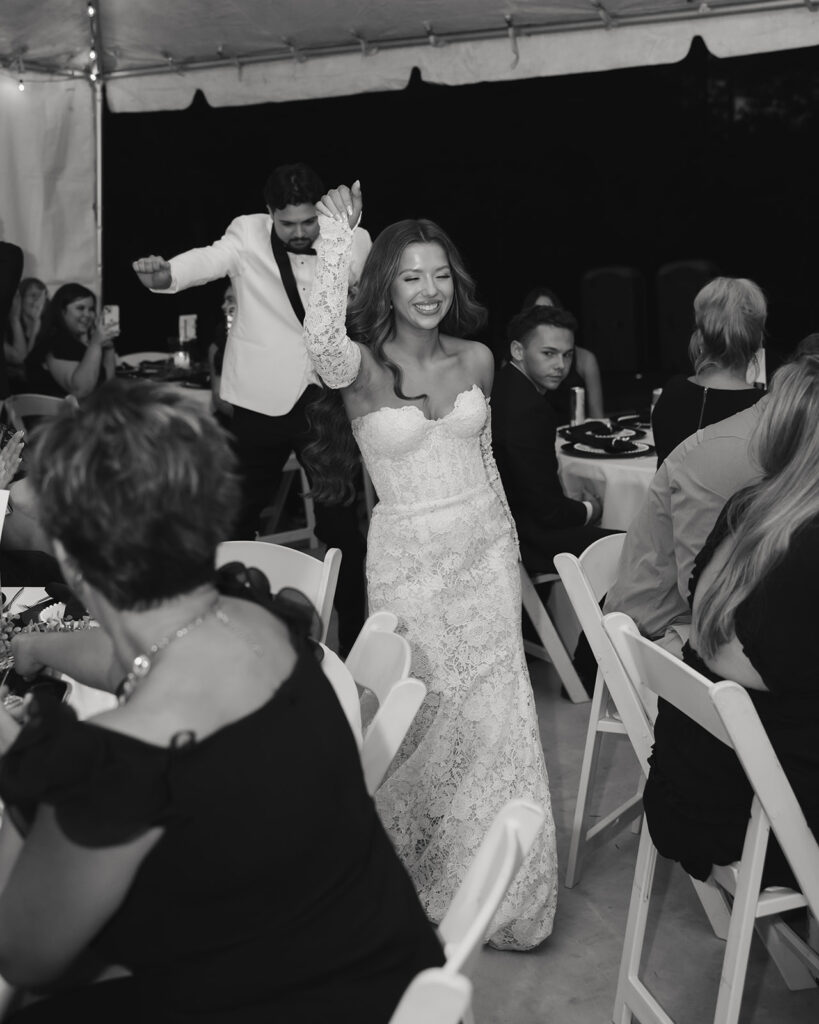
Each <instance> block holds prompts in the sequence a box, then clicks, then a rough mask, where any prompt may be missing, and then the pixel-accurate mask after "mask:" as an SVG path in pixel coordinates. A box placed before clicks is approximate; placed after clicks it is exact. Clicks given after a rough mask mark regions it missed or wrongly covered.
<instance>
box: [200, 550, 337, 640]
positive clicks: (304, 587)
mask: <svg viewBox="0 0 819 1024" xmlns="http://www.w3.org/2000/svg"><path fill="white" fill-rule="evenodd" d="M228 562H243V563H244V564H245V565H246V566H248V567H253V568H256V569H261V571H262V572H263V573H264V574H265V576H267V579H268V581H269V583H270V588H271V590H272V591H273V592H274V593H276V592H277V591H279V590H281V589H282V588H283V587H294V588H295V589H296V590H300V591H301V592H302V593H303V594H304V596H305V597H307V598H309V600H310V601H311V602H312V603H313V605H314V606H315V609H316V611H317V612H318V614H319V617H320V618H321V624H322V635H321V637H320V639H321V641H322V642H323V641H324V640H325V639H326V638H327V630H328V628H329V626H330V615H331V614H332V609H333V597H334V596H335V592H336V582H337V581H338V569H339V565H340V564H341V552H340V551H339V550H338V548H328V550H327V553H326V554H325V556H324V560H323V561H322V560H320V559H318V558H314V557H313V555H308V554H306V553H305V552H304V551H297V550H296V549H295V548H286V547H284V546H283V545H281V544H270V543H268V542H267V541H260V540H229V541H224V542H223V543H222V544H220V545H219V546H218V548H217V549H216V567H217V568H219V567H220V566H222V565H226V564H227V563H228Z"/></svg>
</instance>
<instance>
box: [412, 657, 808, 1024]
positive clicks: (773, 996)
mask: <svg viewBox="0 0 819 1024" xmlns="http://www.w3.org/2000/svg"><path fill="white" fill-rule="evenodd" d="M530 670H531V673H532V682H533V686H534V691H535V700H536V704H537V709H538V717H539V721H540V733H541V738H542V740H543V748H544V751H545V754H546V765H547V768H548V771H549V780H550V786H551V793H552V807H553V812H554V816H555V824H556V827H557V841H558V857H559V860H560V865H561V866H560V876H561V879H562V877H563V875H564V865H565V861H566V854H567V850H568V844H569V836H570V832H571V818H572V814H573V812H574V803H575V797H576V794H577V784H578V778H579V774H580V761H581V758H582V754H583V745H584V742H585V734H586V726H587V724H588V714H589V707H590V705H589V704H576V705H573V704H570V703H569V702H568V701H567V700H564V699H563V698H561V697H560V696H559V689H558V687H557V685H556V684H555V682H554V680H553V678H552V675H553V673H552V670H551V667H550V666H548V665H545V664H544V663H542V662H538V661H531V662H530ZM600 764H601V769H600V777H601V778H605V780H606V782H605V786H604V792H603V793H602V806H603V807H604V808H605V809H606V810H608V809H611V808H612V807H613V806H615V802H619V801H621V800H623V799H625V798H626V797H627V796H628V795H629V794H630V793H631V792H633V789H634V786H635V785H636V781H637V777H638V769H637V762H636V760H635V758H634V756H633V754H632V753H631V748H630V747H629V746H628V743H627V741H626V740H621V739H619V738H615V737H606V739H605V740H604V745H603V753H602V755H601V759H600ZM592 810H593V811H594V807H593V808H592ZM636 853H637V836H636V835H633V834H632V833H631V832H630V831H629V830H628V829H626V830H625V831H624V832H623V833H621V834H620V836H618V837H617V838H616V839H614V840H613V841H611V842H610V843H609V844H608V845H604V846H602V847H600V848H598V850H596V851H593V852H592V853H591V854H590V856H589V857H588V859H587V862H586V865H585V868H584V871H583V875H582V877H581V879H580V882H579V883H578V884H577V885H576V886H575V887H574V888H573V889H567V888H566V887H565V886H564V885H563V884H562V882H561V887H560V892H559V894H558V904H557V916H556V918H555V927H554V932H553V933H552V935H551V937H550V938H549V939H547V940H546V942H544V943H543V945H542V946H541V947H540V948H539V949H537V950H535V951H533V952H531V953H503V952H499V951H497V950H492V949H488V948H486V949H484V951H483V952H482V953H481V955H480V960H479V962H478V966H477V970H476V974H475V977H474V979H473V982H474V1003H473V1005H474V1011H475V1018H476V1021H477V1022H478V1024H605V1022H607V1021H610V1020H611V1013H612V1008H613V1005H614V993H615V988H616V985H617V972H618V969H619V964H620V952H621V949H622V940H623V933H624V930H625V922H626V913H627V910H628V901H629V897H630V892H631V881H632V876H633V873H634V860H635V857H636ZM652 909H653V911H654V913H653V915H652V916H651V918H650V920H649V929H648V934H647V938H646V951H647V958H646V960H645V962H644V965H643V973H642V977H643V978H644V979H645V980H646V981H647V983H648V985H649V987H650V988H651V989H652V990H653V991H654V993H655V995H656V996H657V998H658V999H659V1000H660V1002H661V1003H662V1004H663V1005H664V1006H665V1008H666V1010H667V1011H668V1012H669V1013H670V1014H671V1016H672V1017H673V1018H674V1020H675V1022H677V1024H703V1022H706V1021H710V1020H712V1018H713V1013H714V1006H715V1003H716V995H717V988H718V985H719V976H720V967H721V964H722V955H723V950H724V944H723V943H722V942H720V941H719V940H718V939H716V938H715V937H714V935H713V933H712V932H711V931H710V928H709V926H708V922H707V920H706V918H705V915H704V913H703V911H702V909H701V907H700V904H699V902H698V901H697V899H696V897H695V895H694V890H693V888H692V886H691V884H690V882H689V880H688V878H687V876H685V874H684V873H683V871H682V869H681V868H679V867H678V866H677V865H675V864H670V863H668V862H666V861H662V860H660V861H659V864H658V870H657V877H656V881H655V887H654V898H653V900H652ZM740 1020H741V1022H742V1024H785V1022H787V1024H808V1022H810V1024H815V1022H816V1021H817V1020H819V988H816V989H813V990H810V991H805V992H790V991H788V989H787V988H786V987H785V985H784V983H783V981H782V979H781V977H780V975H779V973H778V972H777V970H776V968H775V967H774V966H773V965H772V963H771V962H770V961H769V959H768V957H767V954H766V953H765V950H764V949H763V947H762V946H761V944H760V943H759V941H758V939H756V938H754V943H753V946H752V948H751V959H750V965H749V969H748V976H747V981H746V984H745V998H744V1001H743V1004H742V1013H741V1016H740ZM431 1024H432V1022H431Z"/></svg>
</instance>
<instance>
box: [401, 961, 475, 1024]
mask: <svg viewBox="0 0 819 1024" xmlns="http://www.w3.org/2000/svg"><path fill="white" fill-rule="evenodd" d="M471 999H472V983H471V982H470V981H469V979H468V978H465V977H464V976H463V975H462V974H453V973H452V972H451V971H447V970H445V969H444V968H442V967H430V968H429V969H428V970H426V971H421V973H420V974H417V975H416V976H415V977H414V978H413V979H412V981H411V982H410V985H409V988H408V989H407V990H406V992H404V994H403V996H401V1001H400V1002H399V1004H398V1006H396V1008H395V1011H394V1012H393V1015H392V1017H390V1020H389V1024H459V1022H460V1021H461V1020H462V1019H463V1018H464V1016H465V1015H466V1012H467V1009H468V1007H469V1003H470V1001H471Z"/></svg>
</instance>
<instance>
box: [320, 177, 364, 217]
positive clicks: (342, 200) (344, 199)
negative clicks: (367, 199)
mask: <svg viewBox="0 0 819 1024" xmlns="http://www.w3.org/2000/svg"><path fill="white" fill-rule="evenodd" d="M363 208H364V201H363V199H362V197H361V182H360V181H354V182H353V184H352V186H351V187H350V188H348V187H347V186H346V185H339V186H338V188H331V189H330V191H329V192H327V193H326V195H323V196H322V197H321V199H320V200H319V201H318V202H317V203H316V210H318V212H319V213H321V214H323V215H324V216H325V217H332V218H333V220H344V218H345V217H346V218H347V223H348V224H349V225H350V227H351V228H354V227H355V226H356V224H358V222H359V220H360V219H361V211H362V210H363Z"/></svg>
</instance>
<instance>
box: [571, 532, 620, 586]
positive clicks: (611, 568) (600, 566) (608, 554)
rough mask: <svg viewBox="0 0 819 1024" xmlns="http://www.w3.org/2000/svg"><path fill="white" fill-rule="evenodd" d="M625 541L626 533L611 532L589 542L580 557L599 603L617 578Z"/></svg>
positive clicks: (584, 573) (582, 567)
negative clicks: (592, 542) (591, 542)
mask: <svg viewBox="0 0 819 1024" xmlns="http://www.w3.org/2000/svg"><path fill="white" fill-rule="evenodd" d="M625 541H626V535H625V534H624V533H610V534H608V535H607V536H606V537H601V538H600V539H599V540H596V541H595V542H594V544H589V546H588V547H587V548H586V550H585V551H584V552H583V553H582V554H581V555H580V558H579V559H578V561H579V562H580V567H581V569H582V570H583V575H584V576H585V577H586V579H587V580H588V583H589V586H590V587H591V589H592V593H593V594H594V598H595V600H596V601H597V602H598V604H599V602H600V601H602V600H603V598H604V597H605V596H606V594H607V593H608V592H609V590H610V589H611V587H612V586H613V584H614V582H615V581H616V579H617V568H618V566H619V564H620V555H621V553H622V551H623V544H625Z"/></svg>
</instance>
